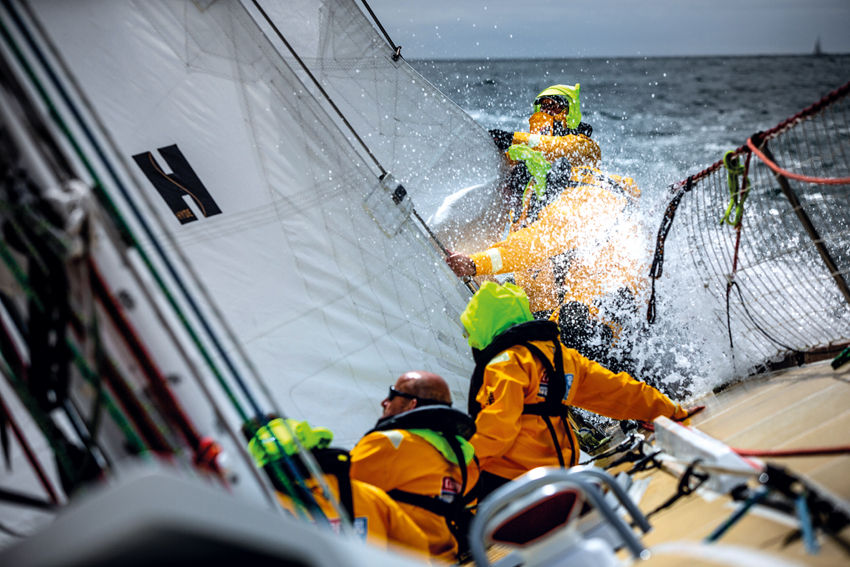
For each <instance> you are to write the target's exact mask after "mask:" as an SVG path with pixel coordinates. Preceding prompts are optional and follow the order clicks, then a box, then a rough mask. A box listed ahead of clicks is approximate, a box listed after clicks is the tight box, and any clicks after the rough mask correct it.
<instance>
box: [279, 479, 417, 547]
mask: <svg viewBox="0 0 850 567" xmlns="http://www.w3.org/2000/svg"><path fill="white" fill-rule="evenodd" d="M324 479H325V482H326V483H327V485H328V488H330V490H331V492H332V493H333V495H334V496H335V497H336V498H337V499H338V498H339V483H338V481H337V478H336V476H334V475H329V474H326V475H324ZM307 487H308V488H309V489H310V491H311V493H312V494H313V498H314V499H315V500H316V503H317V504H318V505H319V508H321V510H322V512H323V513H324V515H325V517H327V519H328V520H329V521H330V523H331V526H333V527H334V529H336V530H339V522H340V519H339V514H338V513H337V511H336V508H335V507H334V506H333V505H332V504H331V503H330V502H328V500H327V499H326V498H325V497H324V495H323V493H322V489H321V487H320V486H319V484H318V483H317V482H316V481H315V480H314V479H308V480H307ZM277 497H278V500H279V501H280V504H281V506H283V508H285V509H287V510H289V511H290V512H292V513H293V514H294V513H295V509H294V507H293V505H292V500H291V498H290V497H289V496H287V495H285V494H282V493H280V492H278V493H277ZM351 500H352V507H353V508H354V518H352V524H353V528H354V531H355V533H356V534H357V535H358V536H359V537H361V538H363V539H364V540H365V541H366V543H368V544H370V545H374V546H377V547H380V548H383V549H388V548H389V549H393V548H395V549H396V550H402V551H408V552H411V551H412V552H414V553H415V554H417V555H418V556H420V557H421V556H426V557H427V556H428V555H429V551H428V539H427V538H426V537H425V534H424V533H423V532H422V530H421V529H420V528H419V526H417V525H416V523H415V522H414V521H413V519H412V518H410V517H409V516H408V515H407V513H405V512H404V510H402V508H401V506H400V505H399V504H398V503H397V502H396V501H395V500H393V499H392V498H390V497H389V496H387V493H386V492H384V491H383V490H381V489H380V488H377V487H375V486H372V485H370V484H367V483H365V482H361V481H358V480H354V479H352V480H351Z"/></svg>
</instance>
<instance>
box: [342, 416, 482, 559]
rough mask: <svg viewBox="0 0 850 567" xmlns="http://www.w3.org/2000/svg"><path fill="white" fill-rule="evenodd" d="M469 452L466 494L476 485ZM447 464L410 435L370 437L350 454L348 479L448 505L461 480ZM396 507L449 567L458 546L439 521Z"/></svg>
mask: <svg viewBox="0 0 850 567" xmlns="http://www.w3.org/2000/svg"><path fill="white" fill-rule="evenodd" d="M469 449H470V451H469V455H468V463H467V465H468V466H467V474H468V479H467V484H466V492H467V493H468V492H469V490H470V489H471V488H472V487H474V486H475V483H476V482H478V467H477V466H475V465H473V464H472V463H473V461H472V453H471V447H469ZM452 458H453V457H452V455H451V454H450V453H448V452H446V451H441V450H440V449H438V448H437V447H435V445H433V444H432V443H431V442H429V441H428V440H426V438H425V437H422V436H420V435H417V434H416V433H414V432H412V431H409V430H403V429H392V430H389V431H373V432H371V433H369V434H367V435H366V436H364V437H363V438H362V439H361V440H360V441H359V442H358V443H357V445H356V446H355V447H354V449H352V451H351V477H352V478H356V479H359V480H362V481H364V482H368V483H370V484H374V485H375V486H378V487H380V488H382V489H383V490H385V491H386V492H391V491H392V490H402V491H405V492H409V493H413V494H419V495H424V496H428V497H437V498H440V499H442V500H444V501H453V500H454V499H457V498H460V497H462V495H461V494H460V488H461V480H462V476H461V471H460V467H459V466H458V465H456V464H454V463H452V462H450V459H452ZM399 506H401V508H402V509H403V510H404V511H405V512H406V513H407V514H408V515H409V516H410V517H411V518H412V519H413V521H414V522H416V524H417V525H418V526H419V527H420V528H421V529H422V531H423V532H424V533H425V535H426V537H427V538H428V544H429V549H430V552H431V555H432V556H433V557H435V558H438V559H440V560H444V561H446V562H451V563H454V562H455V561H456V559H457V557H456V554H457V550H458V546H457V543H456V542H455V539H454V537H453V536H452V534H451V531H450V530H449V528H448V526H447V524H446V521H445V518H443V517H442V516H440V515H438V514H435V513H434V512H431V511H428V510H426V509H424V508H422V507H419V506H415V505H412V504H408V503H405V502H399Z"/></svg>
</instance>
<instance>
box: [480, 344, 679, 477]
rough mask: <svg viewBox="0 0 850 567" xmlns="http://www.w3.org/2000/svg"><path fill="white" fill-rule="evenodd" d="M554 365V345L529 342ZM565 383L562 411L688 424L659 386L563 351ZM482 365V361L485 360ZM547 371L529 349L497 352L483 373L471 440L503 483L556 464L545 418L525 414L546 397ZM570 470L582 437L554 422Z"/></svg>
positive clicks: (483, 465) (484, 463) (484, 467)
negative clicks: (571, 408)
mask: <svg viewBox="0 0 850 567" xmlns="http://www.w3.org/2000/svg"><path fill="white" fill-rule="evenodd" d="M531 344H532V345H534V346H536V347H537V348H538V349H540V351H542V352H543V353H544V354H545V356H547V357H548V359H549V361H550V362H551V363H553V365H554V362H555V361H554V354H555V348H554V343H552V342H551V341H532V342H531ZM561 356H562V359H563V371H564V376H565V379H566V399H565V400H563V404H564V405H565V406H575V407H579V408H583V409H586V410H589V411H592V412H595V413H597V414H600V415H604V416H607V417H610V418H613V419H639V420H645V421H651V420H653V419H655V418H656V417H658V416H662V415H663V416H666V417H670V418H674V419H683V418H685V417H686V416H687V412H686V411H685V410H684V409H683V408H682V407H681V406H679V405H678V404H675V403H673V402H672V401H671V400H670V399H669V398H668V397H667V396H665V395H664V394H662V393H661V392H659V391H658V390H656V389H655V388H653V387H651V386H649V385H648V384H645V383H643V382H640V381H638V380H635V379H634V378H632V377H631V376H629V375H628V374H626V373H625V372H622V373H619V374H614V373H613V372H611V371H610V370H607V369H606V368H604V367H603V366H601V365H600V364H598V363H596V362H594V361H592V360H589V359H587V358H585V357H583V356H581V355H580V354H579V353H578V352H577V351H575V350H573V349H569V348H566V347H563V346H561ZM482 364H485V363H484V362H482ZM543 369H544V366H543V365H542V364H541V362H540V361H539V360H538V359H537V358H536V357H535V356H534V355H533V354H532V353H531V351H530V350H529V349H528V348H526V347H525V346H521V345H517V346H513V347H510V348H508V349H507V350H505V351H503V352H501V353H499V354H497V355H496V356H495V357H494V358H492V359H491V360H490V361H489V362H488V363H486V368H485V369H484V376H483V384H482V386H481V388H480V389H479V391H478V392H477V394H476V396H475V400H476V401H477V402H478V403H479V404H480V405H481V410H480V412H479V413H478V415H477V417H476V420H475V425H476V429H477V432H476V434H475V435H473V437H472V439H471V440H470V442H471V443H472V445H473V446H474V447H475V453H476V455H477V456H478V458H479V461H480V466H481V469H482V470H484V471H487V472H489V473H491V474H495V475H497V476H500V477H504V478H510V479H513V478H516V477H517V476H519V475H521V474H523V473H525V472H527V471H529V470H531V469H533V468H536V467H540V466H559V460H558V456H557V453H556V448H555V444H554V442H553V439H552V435H551V434H550V432H549V430H548V429H547V426H546V424H545V422H544V420H543V418H542V417H540V416H538V415H526V414H524V413H523V408H524V406H525V405H526V404H536V403H540V402H541V401H543V400H544V399H545V391H546V389H547V388H548V380H547V379H545V378H544V372H543ZM552 424H553V426H554V428H555V432H556V436H557V440H558V444H559V445H560V447H561V449H562V452H563V453H562V454H563V459H564V462H565V463H566V464H567V466H571V465H575V464H576V463H577V459H578V449H577V448H578V440H577V439H576V435H575V432H573V431H572V430H571V429H570V428H569V427H565V424H564V421H563V420H560V419H552Z"/></svg>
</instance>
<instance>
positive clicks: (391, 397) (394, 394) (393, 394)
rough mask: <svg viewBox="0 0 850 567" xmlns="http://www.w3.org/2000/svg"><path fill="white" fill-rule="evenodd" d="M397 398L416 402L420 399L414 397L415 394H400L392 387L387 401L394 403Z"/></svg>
mask: <svg viewBox="0 0 850 567" xmlns="http://www.w3.org/2000/svg"><path fill="white" fill-rule="evenodd" d="M397 397H398V398H404V399H406V400H416V399H418V397H417V396H414V395H413V394H408V393H406V392H400V391H399V390H396V389H395V388H393V387H392V386H390V393H389V394H387V399H388V400H389V401H393V400H394V399H395V398H397Z"/></svg>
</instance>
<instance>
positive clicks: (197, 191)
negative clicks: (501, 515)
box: [0, 0, 498, 485]
mask: <svg viewBox="0 0 850 567" xmlns="http://www.w3.org/2000/svg"><path fill="white" fill-rule="evenodd" d="M0 17H2V20H1V21H2V26H3V42H2V54H3V57H4V59H5V60H7V61H8V67H9V69H10V71H9V75H10V80H11V78H12V77H13V78H14V80H15V82H16V83H19V84H20V85H22V86H21V92H25V93H26V96H22V97H21V98H22V99H23V98H27V97H28V98H29V99H30V100H32V101H35V102H34V104H33V107H32V108H30V109H28V110H27V111H26V112H24V111H22V112H21V114H31V115H32V116H30V119H31V120H29V122H28V124H29V127H30V128H31V129H33V130H37V129H38V128H44V129H46V131H47V133H48V134H49V135H50V136H51V137H52V138H54V139H55V140H57V144H58V148H59V149H60V150H61V152H62V154H63V160H66V166H65V167H64V168H54V169H53V173H52V177H53V180H52V182H55V183H59V182H63V183H64V182H68V181H69V180H70V179H72V178H76V179H79V180H81V181H82V182H83V184H84V185H85V186H88V187H93V188H94V189H95V194H96V195H97V196H98V200H99V204H98V205H97V207H96V209H97V211H98V213H97V214H98V215H102V216H103V217H108V218H109V222H108V223H106V224H109V225H110V226H112V225H114V226H115V227H117V228H110V229H103V228H100V229H98V230H96V231H95V237H94V240H93V242H92V244H91V246H92V249H93V252H92V255H93V257H95V258H96V264H97V267H98V268H99V273H100V274H102V276H103V279H104V280H105V282H104V286H105V288H106V290H107V292H105V293H104V298H105V299H103V298H102V301H101V303H100V304H99V305H100V306H99V307H97V308H95V309H94V311H93V312H94V313H95V316H94V319H93V320H94V321H98V322H99V323H100V324H101V325H102V326H106V325H107V324H109V325H113V326H114V327H115V328H118V327H121V323H120V320H121V319H122V318H123V319H124V320H125V323H126V325H127V327H126V328H127V329H132V330H133V332H135V333H137V334H138V339H139V340H140V341H141V345H142V346H143V347H144V348H143V351H144V352H145V353H147V355H149V356H150V358H151V359H152V361H151V363H152V364H153V365H154V366H155V367H156V368H154V369H153V370H150V372H151V373H153V374H156V375H157V376H159V377H166V378H167V381H168V382H169V383H170V388H171V389H172V390H173V392H174V393H175V394H176V398H177V399H176V400H173V401H174V404H175V407H176V409H179V410H185V411H186V413H187V414H188V415H189V416H190V417H191V418H192V422H193V423H191V424H189V423H188V421H187V424H186V427H185V431H184V433H185V437H186V438H187V439H188V440H189V445H191V446H192V447H193V449H194V450H195V452H196V455H195V458H196V460H197V459H198V458H200V454H201V452H202V451H201V449H202V443H201V441H202V438H206V437H215V438H216V441H217V442H218V443H219V444H221V445H222V446H223V447H224V449H225V451H226V452H230V453H231V454H233V453H241V454H242V455H243V457H244V450H243V449H242V447H237V446H235V445H239V444H240V442H241V439H240V438H239V433H238V430H239V427H240V426H241V425H242V423H243V422H244V421H245V420H246V419H247V418H250V417H254V416H257V415H266V414H269V413H278V414H285V415H287V416H289V417H294V418H298V419H307V420H309V421H310V422H311V423H314V424H316V425H322V426H326V427H329V428H331V429H332V430H333V431H334V433H335V435H336V436H335V444H337V445H341V446H350V445H352V444H353V443H354V442H355V441H356V440H357V439H358V438H359V437H360V436H361V435H362V434H363V432H364V431H366V430H367V429H368V428H369V427H370V425H371V424H372V423H373V422H374V420H375V419H376V418H377V417H378V414H379V409H380V408H379V406H378V402H379V401H380V400H381V399H382V398H383V397H384V395H385V388H386V386H387V384H389V383H391V382H392V381H393V380H394V379H395V377H396V376H398V375H399V374H400V373H401V372H403V371H405V370H410V369H420V368H422V369H428V370H430V371H433V372H437V373H439V374H441V375H443V376H444V377H445V378H446V379H447V380H448V381H449V383H450V385H451V387H452V392H453V394H454V396H455V399H456V400H457V401H458V402H461V403H462V401H463V398H464V396H465V390H466V380H467V377H468V376H469V374H470V371H471V367H472V361H471V357H470V356H469V354H468V347H467V346H466V344H465V341H464V339H463V336H462V329H461V326H460V323H459V320H458V315H459V313H460V311H461V310H462V309H463V307H464V305H465V303H466V300H467V298H468V297H469V290H468V289H467V288H466V287H464V285H463V284H462V283H460V282H458V280H457V278H455V276H454V275H453V274H452V273H451V272H450V271H449V270H448V268H447V267H446V266H445V264H444V262H443V258H442V253H443V251H441V249H440V245H439V243H438V242H437V241H436V239H435V238H434V236H433V234H432V233H431V232H430V231H429V230H428V228H427V227H426V226H425V225H424V223H423V222H422V218H423V217H428V216H430V215H431V214H432V213H433V211H434V210H436V207H437V204H438V203H439V201H440V200H442V196H444V195H447V194H451V193H456V192H458V191H462V190H463V189H465V188H469V187H473V186H476V187H478V186H486V185H488V184H492V182H493V181H494V179H495V177H496V175H497V174H498V156H497V155H496V153H495V150H494V148H493V146H492V144H491V142H490V140H489V137H488V136H487V134H486V132H484V131H483V130H482V129H481V128H480V127H478V126H476V125H475V124H474V122H473V121H472V120H471V119H470V118H469V117H468V116H466V115H465V114H464V113H463V112H462V111H460V109H458V108H457V107H455V106H454V105H453V104H451V103H450V102H448V101H447V100H446V99H445V98H444V97H443V96H442V95H440V94H439V93H438V91H436V90H435V89H434V88H433V87H431V86H430V85H429V84H428V83H427V82H426V81H425V80H424V79H422V78H421V77H419V76H418V75H417V74H416V73H415V72H414V71H413V70H412V69H411V68H410V67H409V66H408V65H407V64H406V63H405V62H404V60H403V59H398V60H396V59H394V58H393V51H392V49H391V48H390V47H389V46H388V45H387V44H386V43H385V42H384V41H383V40H382V39H381V38H380V36H378V35H377V33H376V31H375V30H374V29H373V28H372V26H371V24H370V23H369V21H368V20H367V19H366V18H365V17H364V16H363V14H362V13H361V12H360V10H359V8H358V7H357V6H356V5H355V4H354V2H350V1H339V0H334V1H327V2H313V1H303V2H287V3H286V6H285V7H284V6H283V5H280V4H278V3H274V2H258V1H252V2H249V1H244V2H235V1H234V2H226V1H217V2H216V1H213V2H171V1H164V2H147V1H146V2H130V1H125V2H96V1H91V2H74V3H67V2H49V1H45V2H31V3H19V2H6V3H4V10H3V11H2V15H0ZM4 96H5V93H4ZM23 122H27V121H26V120H23V119H22V123H23ZM36 123H38V124H39V125H38V126H35V124H36ZM63 160H59V161H63ZM47 169H50V168H49V167H48V168H47ZM49 177H51V175H46V176H45V178H49ZM393 179H397V180H399V181H401V182H402V183H403V186H401V185H399V184H398V182H396V181H393ZM65 190H66V192H67V190H68V189H67V185H66V186H65ZM83 200H84V199H83ZM420 203H421V205H422V208H421V209H418V206H419V205H420ZM103 217H101V218H103ZM115 298H120V300H121V301H120V302H117V303H115V304H114V305H111V309H114V310H115V312H117V315H115V316H114V317H112V318H108V317H107V313H112V311H110V307H109V305H108V304H110V299H115ZM107 319H108V321H109V323H107V322H106V321H107ZM122 328H123V327H122ZM128 332H129V331H128ZM107 342H108V343H109V344H108V345H107V350H108V351H109V352H110V354H111V355H112V356H114V357H117V359H118V363H119V364H118V366H119V367H120V368H119V370H124V371H126V372H127V373H129V374H131V375H133V374H143V372H141V371H140V370H139V366H140V365H141V366H144V365H142V364H141V363H140V362H139V361H140V360H142V359H143V358H144V357H143V356H142V355H139V354H138V352H139V351H137V350H136V351H134V350H133V348H132V346H127V344H123V343H121V341H120V340H118V339H117V338H113V339H107ZM137 346H138V345H137ZM134 352H135V353H136V354H137V356H134V355H133V353H134ZM122 355H123V356H122ZM75 378H76V379H79V377H77V376H76V375H75ZM138 388H140V389H141V386H138ZM172 409H174V408H172ZM175 411H176V410H175ZM225 433H226V434H225ZM116 436H117V437H120V435H116ZM116 444H118V443H117V442H116ZM235 461H238V459H231V461H230V463H229V465H230V467H231V470H232V471H236V472H237V473H239V474H240V475H241V476H242V477H243V478H244V477H246V476H250V475H251V474H255V473H254V472H250V471H245V470H244V468H245V467H249V468H250V466H251V465H250V463H249V462H247V459H244V458H243V461H245V462H242V464H241V465H240V464H238V463H237V462H235ZM226 480H228V481H230V480H232V476H231V477H230V478H228V479H226ZM242 484H243V485H244V484H245V483H242Z"/></svg>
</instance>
